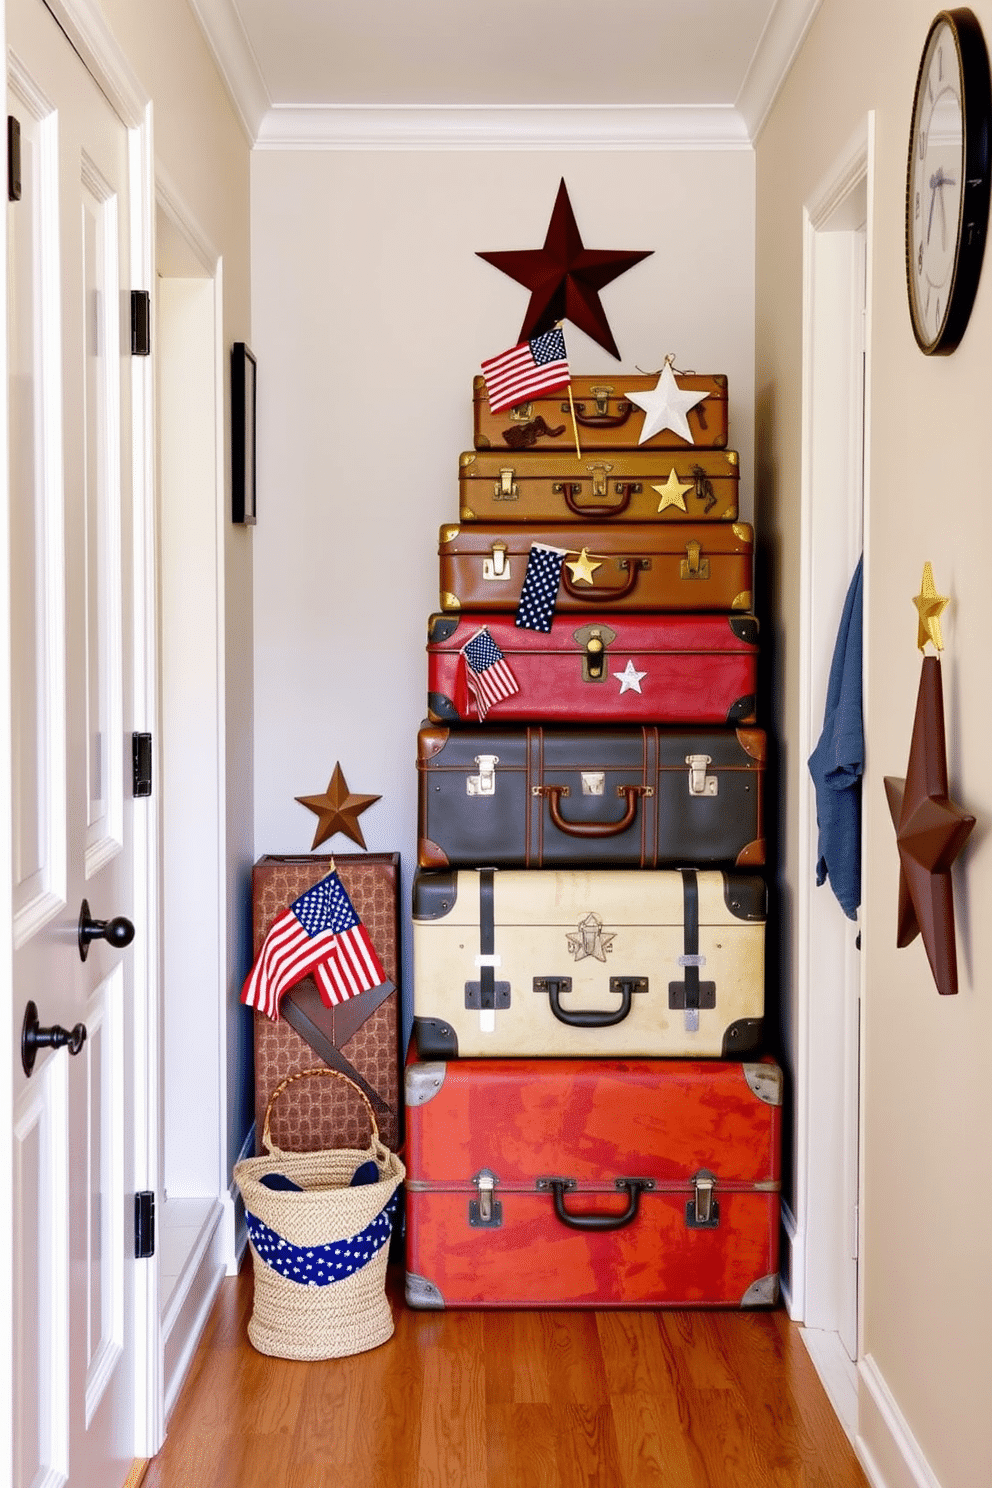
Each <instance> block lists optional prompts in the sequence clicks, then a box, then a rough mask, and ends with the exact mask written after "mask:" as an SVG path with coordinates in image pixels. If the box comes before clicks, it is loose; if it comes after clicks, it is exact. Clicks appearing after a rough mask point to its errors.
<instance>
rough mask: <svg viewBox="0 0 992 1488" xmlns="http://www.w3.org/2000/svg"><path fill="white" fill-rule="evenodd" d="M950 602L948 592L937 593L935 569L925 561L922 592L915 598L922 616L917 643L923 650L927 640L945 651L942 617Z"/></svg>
mask: <svg viewBox="0 0 992 1488" xmlns="http://www.w3.org/2000/svg"><path fill="white" fill-rule="evenodd" d="M950 602H951V601H950V599H949V597H948V596H947V595H946V594H938V593H937V586H936V585H935V584H934V581H933V569H932V568H931V567H930V565H929V563H924V565H923V582H922V583H921V585H920V592H919V594H917V595H915V596H914V598H913V603H914V605H915V606H916V608H917V610H918V611H919V616H920V619H919V625H918V626H917V630H916V644H917V646H919V648H920V650H921V651H922V650H923V649H924V647H925V646H926V643H927V641H932V642H933V644H934V645H935V646H936V648H937V650H938V651H943V649H944V639H943V636H942V635H941V633H940V617H941V615H942V614H943V613H944V611H945V610H946V608H947V606H948V605H949V604H950Z"/></svg>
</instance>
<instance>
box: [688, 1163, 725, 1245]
mask: <svg viewBox="0 0 992 1488" xmlns="http://www.w3.org/2000/svg"><path fill="white" fill-rule="evenodd" d="M715 1187H716V1176H715V1174H713V1173H711V1172H710V1171H709V1170H708V1169H707V1168H700V1170H699V1172H698V1173H696V1174H695V1175H694V1177H693V1180H692V1189H693V1197H692V1198H691V1199H690V1200H689V1202H688V1203H687V1204H686V1206H685V1222H686V1224H687V1226H688V1227H689V1229H690V1230H715V1229H716V1228H717V1226H718V1225H719V1223H720V1205H719V1204H718V1203H717V1201H716V1199H715V1198H714V1197H713V1190H714V1188H715Z"/></svg>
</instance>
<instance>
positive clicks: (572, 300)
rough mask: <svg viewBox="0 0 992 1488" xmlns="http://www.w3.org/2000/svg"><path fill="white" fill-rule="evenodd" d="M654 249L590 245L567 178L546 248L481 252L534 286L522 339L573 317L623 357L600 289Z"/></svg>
mask: <svg viewBox="0 0 992 1488" xmlns="http://www.w3.org/2000/svg"><path fill="white" fill-rule="evenodd" d="M653 252H654V249H653V248H645V249H633V250H624V249H619V248H586V247H585V246H584V245H583V242H582V238H581V237H580V236H579V228H578V224H577V223H576V221H575V213H574V212H573V211H572V203H571V202H570V201H569V198H568V190H567V188H566V186H565V181H564V178H562V182H561V185H560V186H559V187H558V196H557V198H556V199H555V205H554V211H553V212H552V214H551V222H550V224H549V226H548V231H547V236H546V237H545V239H544V247H543V248H521V249H515V250H509V251H507V252H495V253H480V254H479V255H478V256H479V258H484V259H485V260H486V263H490V264H492V265H493V267H494V268H497V269H500V270H501V271H502V272H503V273H504V274H508V275H509V276H510V278H511V279H515V280H516V282H517V283H518V284H522V285H523V286H524V287H525V289H529V290H530V304H529V305H528V307H527V315H526V317H525V319H524V323H523V326H522V327H521V331H520V340H521V341H529V340H530V338H531V337H532V336H536V335H538V334H539V333H540V332H541V331H548V330H550V329H551V327H552V326H553V325H554V324H555V323H556V322H557V321H559V320H570V321H571V322H572V324H573V325H574V326H578V328H579V330H580V331H584V332H585V333H586V335H587V336H590V337H591V338H592V339H593V341H595V342H596V343H597V344H598V345H599V346H602V347H604V348H605V350H606V351H608V352H609V353H610V355H611V356H615V357H616V358H617V359H618V360H619V358H620V352H619V351H618V350H617V343H616V341H615V340H614V339H613V332H612V331H611V330H610V327H609V323H608V322H607V319H606V312H605V310H604V309H603V306H602V304H601V303H600V298H599V291H600V290H601V289H604V288H605V287H606V285H607V284H609V283H611V282H612V280H614V279H618V278H619V277H620V275H621V274H623V273H625V272H626V271H627V269H630V268H633V266H634V264H636V263H640V261H641V259H642V258H648V257H650V255H651V254H652V253H653Z"/></svg>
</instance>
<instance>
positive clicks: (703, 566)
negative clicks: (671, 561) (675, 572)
mask: <svg viewBox="0 0 992 1488" xmlns="http://www.w3.org/2000/svg"><path fill="white" fill-rule="evenodd" d="M685 553H686V556H685V557H684V558H683V559H682V562H681V563H680V564H679V578H680V579H708V578H709V576H710V560H709V559H708V558H701V557H700V556H699V555H700V547H699V543H698V542H697V541H696V539H695V538H690V540H689V541H688V542H687V543H686V545H685Z"/></svg>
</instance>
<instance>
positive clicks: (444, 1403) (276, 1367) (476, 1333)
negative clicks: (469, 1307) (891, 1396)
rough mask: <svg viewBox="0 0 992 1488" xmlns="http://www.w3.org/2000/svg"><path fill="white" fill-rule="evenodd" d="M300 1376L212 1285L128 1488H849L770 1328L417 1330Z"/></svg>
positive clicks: (837, 1434)
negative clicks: (165, 1421)
mask: <svg viewBox="0 0 992 1488" xmlns="http://www.w3.org/2000/svg"><path fill="white" fill-rule="evenodd" d="M388 1285H389V1291H390V1296H391V1298H392V1301H393V1311H394V1315H395V1318H396V1332H395V1334H394V1336H393V1337H392V1338H391V1339H390V1341H389V1342H388V1343H386V1344H384V1345H383V1346H382V1347H381V1348H378V1349H374V1350H372V1351H371V1352H370V1353H367V1354H360V1355H356V1356H354V1357H353V1358H349V1359H338V1360H328V1361H326V1362H321V1363H315V1364H299V1363H291V1362H288V1361H286V1360H281V1359H270V1358H266V1357H265V1356H263V1355H261V1354H258V1353H256V1352H255V1351H254V1349H253V1348H252V1347H251V1345H250V1344H249V1343H248V1340H247V1335H246V1331H245V1329H246V1325H247V1322H248V1318H249V1317H250V1315H251V1298H252V1280H251V1267H250V1263H246V1265H245V1267H244V1268H243V1270H242V1272H241V1274H240V1276H238V1277H236V1278H231V1279H230V1280H227V1281H225V1282H224V1283H223V1284H222V1286H221V1293H220V1297H219V1299H218V1302H217V1304H216V1306H215V1308H214V1311H213V1313H212V1315H211V1318H210V1321H209V1323H208V1325H207V1329H206V1332H205V1335H204V1338H203V1341H202V1343H201V1345H200V1348H199V1350H198V1352H197V1355H196V1358H195V1359H194V1361H193V1365H192V1368H191V1371H190V1376H189V1378H188V1380H187V1382H186V1385H185V1387H184V1389H183V1392H182V1394H181V1396H180V1398H179V1401H178V1403H177V1405H176V1409H175V1411H174V1413H173V1417H172V1420H171V1422H170V1425H169V1433H168V1438H167V1440H166V1443H165V1446H164V1447H163V1449H162V1451H161V1452H160V1453H159V1455H158V1456H157V1457H156V1458H155V1459H154V1460H153V1461H152V1462H151V1464H150V1465H149V1467H148V1470H147V1473H146V1475H145V1477H144V1479H143V1484H142V1488H649V1485H650V1488H654V1485H658V1488H661V1485H664V1488H866V1484H867V1479H866V1478H865V1476H864V1474H863V1473H862V1471H861V1468H860V1467H859V1465H858V1462H857V1459H856V1457H855V1454H854V1452H853V1449H852V1448H851V1446H850V1443H849V1442H848V1439H847V1437H846V1436H845V1434H844V1432H843V1430H842V1428H841V1426H840V1424H839V1422H838V1421H837V1418H836V1417H835V1416H834V1414H833V1412H832V1410H831V1408H830V1406H829V1404H828V1402H827V1398H826V1395H825V1394H824V1391H823V1388H822V1386H821V1384H820V1382H819V1379H818V1377H817V1375H816V1371H815V1370H814V1368H813V1365H812V1363H811V1362H810V1359H809V1357H808V1355H807V1353H806V1349H805V1346H804V1345H803V1342H802V1340H801V1338H800V1337H799V1332H798V1330H797V1328H796V1327H795V1326H794V1325H793V1324H791V1323H790V1322H789V1321H788V1318H787V1317H786V1315H785V1314H784V1312H782V1311H775V1312H744V1313H739V1312H664V1311H657V1312H650V1311H638V1312H620V1311H617V1312H583V1311H574V1312H488V1311H487V1312H481V1311H480V1312H457V1311H451V1312H414V1311H411V1310H410V1309H409V1308H407V1307H406V1306H405V1304H404V1303H403V1301H402V1274H401V1272H400V1271H399V1270H398V1268H397V1269H395V1270H394V1269H393V1268H391V1273H390V1279H389V1283H388Z"/></svg>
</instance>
